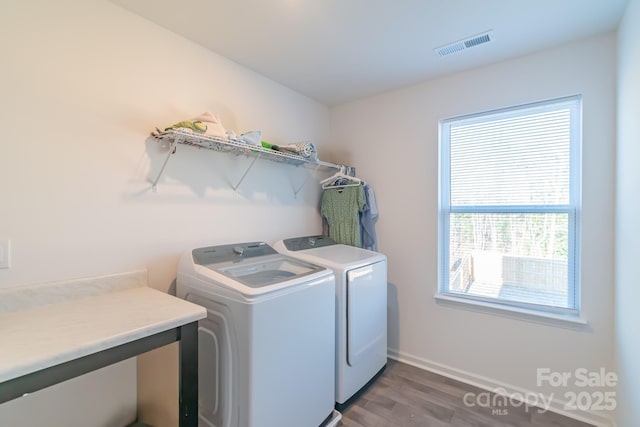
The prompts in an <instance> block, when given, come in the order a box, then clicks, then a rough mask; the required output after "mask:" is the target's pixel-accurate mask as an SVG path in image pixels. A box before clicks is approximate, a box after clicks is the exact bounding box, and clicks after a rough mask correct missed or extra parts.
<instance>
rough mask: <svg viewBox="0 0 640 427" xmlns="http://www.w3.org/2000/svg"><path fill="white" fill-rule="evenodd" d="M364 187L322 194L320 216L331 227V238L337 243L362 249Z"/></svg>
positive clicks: (347, 188) (333, 190)
mask: <svg viewBox="0 0 640 427" xmlns="http://www.w3.org/2000/svg"><path fill="white" fill-rule="evenodd" d="M365 200H366V199H365V194H364V189H363V187H362V185H358V186H356V187H344V188H329V189H326V190H325V191H324V193H322V200H321V201H320V214H321V215H322V216H323V218H325V219H326V221H327V224H328V225H329V237H331V238H332V239H333V240H334V241H335V242H336V243H342V244H344V245H350V246H356V247H359V248H360V247H362V239H361V237H360V212H362V211H363V210H364V208H365V204H366V201H365Z"/></svg>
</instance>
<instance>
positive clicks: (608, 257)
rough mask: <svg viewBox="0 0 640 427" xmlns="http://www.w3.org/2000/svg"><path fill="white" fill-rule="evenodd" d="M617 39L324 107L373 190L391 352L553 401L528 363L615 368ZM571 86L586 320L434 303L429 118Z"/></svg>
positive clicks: (434, 200)
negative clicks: (578, 103) (545, 319)
mask: <svg viewBox="0 0 640 427" xmlns="http://www.w3.org/2000/svg"><path fill="white" fill-rule="evenodd" d="M615 43H616V42H615V36H614V35H612V34H609V35H603V36H599V37H595V38H591V39H587V40H583V41H580V42H576V43H573V44H569V45H565V46H562V47H559V48H555V49H551V50H547V51H543V52H539V53H536V54H532V55H528V56H524V57H521V58H518V59H514V60H510V61H507V62H502V63H497V64H494V65H490V66H486V67H483V68H478V69H475V70H472V71H468V72H463V73H459V74H455V75H449V76H445V77H443V78H439V79H436V80H432V81H428V82H425V83H422V84H419V85H416V86H412V87H408V88H403V89H400V90H396V91H392V92H388V93H385V94H381V95H378V96H374V97H370V98H367V99H363V100H360V101H356V102H353V103H349V104H345V105H342V106H339V107H336V108H333V109H332V110H331V126H332V128H331V141H332V142H331V144H335V145H332V146H331V148H332V150H333V151H334V152H335V153H339V154H340V155H342V156H343V158H344V159H345V161H346V162H351V163H354V164H357V166H358V175H359V176H361V177H362V178H364V179H365V180H366V181H367V182H369V183H371V184H372V186H373V188H374V189H375V191H376V194H377V199H378V204H379V209H380V219H379V221H378V233H379V235H378V237H379V248H380V250H381V252H383V253H386V254H387V255H388V257H389V282H390V288H389V303H390V307H389V310H390V311H389V319H390V320H389V334H390V335H389V346H390V353H391V354H392V355H395V356H397V357H399V358H400V359H401V360H405V361H407V362H410V363H414V364H416V365H419V366H423V367H425V368H427V369H432V370H436V371H439V372H443V373H445V374H448V375H452V376H456V377H458V378H461V379H464V380H466V381H470V382H474V383H476V384H479V385H483V386H485V387H495V386H497V385H505V386H508V387H510V388H512V389H515V390H518V389H520V390H529V391H533V392H543V393H546V394H551V393H555V397H556V398H558V397H560V398H562V396H559V394H560V393H559V390H557V389H550V388H548V387H537V385H536V369H537V368H539V367H540V368H550V369H551V370H553V371H562V372H565V371H569V372H573V371H574V370H575V369H576V368H578V367H584V368H587V369H589V370H597V369H599V368H600V367H605V368H606V369H608V370H611V369H612V366H613V355H612V349H613V338H612V337H613V264H614V261H613V208H612V206H613V201H614V147H615V144H614V142H615V108H616V105H615V81H616V80H615V78H616V76H615V61H616V55H615V52H616V44H615ZM443 60H446V58H445V59H443ZM577 93H581V94H583V102H584V104H583V108H584V111H583V113H584V114H583V131H584V133H583V171H584V177H583V242H582V291H583V297H582V307H583V315H584V317H586V318H587V320H588V326H587V327H586V328H581V329H578V330H574V329H568V328H562V327H558V326H548V325H544V324H539V323H532V322H527V321H523V320H516V319H512V318H505V317H498V316H494V315H489V314H485V313H478V312H474V311H466V310H461V309H458V308H452V307H448V306H442V305H438V304H436V302H435V300H434V298H433V296H434V294H435V293H436V290H437V223H438V221H437V219H438V120H439V119H442V118H447V117H452V116H456V115H461V114H467V113H474V112H480V111H485V110H491V109H494V108H500V107H505V106H510V105H516V104H522V103H527V102H531V101H538V100H544V99H549V98H554V97H561V96H566V95H572V94H577ZM561 400H562V399H561ZM558 403H561V402H558ZM574 415H576V414H574ZM582 415H584V414H582ZM604 415H605V416H606V415H607V414H604Z"/></svg>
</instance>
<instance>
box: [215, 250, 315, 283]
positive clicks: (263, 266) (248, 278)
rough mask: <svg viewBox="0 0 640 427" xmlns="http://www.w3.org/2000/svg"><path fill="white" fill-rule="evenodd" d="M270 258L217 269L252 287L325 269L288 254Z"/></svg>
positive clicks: (284, 280)
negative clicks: (290, 256)
mask: <svg viewBox="0 0 640 427" xmlns="http://www.w3.org/2000/svg"><path fill="white" fill-rule="evenodd" d="M270 258H271V259H266V260H265V259H263V260H260V259H255V260H254V261H244V262H242V263H236V264H233V265H228V266H220V267H218V268H215V270H216V271H218V272H220V273H222V274H224V275H225V276H227V277H230V278H232V279H234V280H236V281H238V282H240V283H242V284H243V285H245V286H248V287H250V288H261V287H263V286H269V285H273V284H275V283H279V282H286V281H288V280H292V279H297V278H300V277H304V276H307V275H309V274H313V273H317V272H318V271H322V270H324V268H323V267H320V266H317V265H314V264H309V263H307V262H304V261H300V260H297V259H292V258H289V257H287V256H282V255H281V256H278V257H275V258H272V257H270Z"/></svg>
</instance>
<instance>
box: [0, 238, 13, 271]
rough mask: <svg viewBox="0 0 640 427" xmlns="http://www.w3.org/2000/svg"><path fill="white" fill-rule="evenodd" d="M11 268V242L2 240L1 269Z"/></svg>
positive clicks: (0, 249) (0, 252)
mask: <svg viewBox="0 0 640 427" xmlns="http://www.w3.org/2000/svg"><path fill="white" fill-rule="evenodd" d="M9 267H11V240H6V239H5V240H0V268H9Z"/></svg>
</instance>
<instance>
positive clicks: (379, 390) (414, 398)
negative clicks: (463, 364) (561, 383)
mask: <svg viewBox="0 0 640 427" xmlns="http://www.w3.org/2000/svg"><path fill="white" fill-rule="evenodd" d="M485 392H486V391H485V390H483V389H479V388H477V387H473V386H470V385H467V384H464V383H461V382H458V381H455V380H452V379H449V378H447V377H443V376H441V375H437V374H433V373H431V372H427V371H424V370H422V369H418V368H415V367H413V366H410V365H406V364H404V363H400V362H396V361H394V360H389V362H388V364H387V369H386V370H385V372H384V373H383V374H382V375H381V376H380V377H379V378H378V380H377V381H376V382H375V383H373V384H372V385H371V387H369V389H367V390H366V391H365V392H364V393H363V394H362V395H361V396H360V397H359V398H358V399H357V400H356V401H355V402H354V403H353V404H352V405H351V406H349V407H348V408H346V409H345V410H344V411H343V412H342V421H341V424H340V425H341V426H343V427H588V426H590V424H586V423H583V422H580V421H576V420H573V419H571V418H567V417H564V416H561V415H558V414H556V413H553V412H549V411H548V412H544V413H540V412H539V411H538V410H537V408H528V409H527V408H525V407H524V405H521V406H513V405H511V406H499V404H500V403H508V400H506V399H502V398H498V399H497V400H496V402H497V403H498V405H497V406H495V407H481V406H478V405H475V406H473V407H470V406H469V405H465V399H464V396H465V394H467V393H474V394H473V395H469V396H467V400H466V402H468V403H473V402H476V399H475V396H477V395H478V394H479V393H485ZM471 396H473V398H471ZM484 406H488V405H484ZM499 411H500V412H499Z"/></svg>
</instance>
